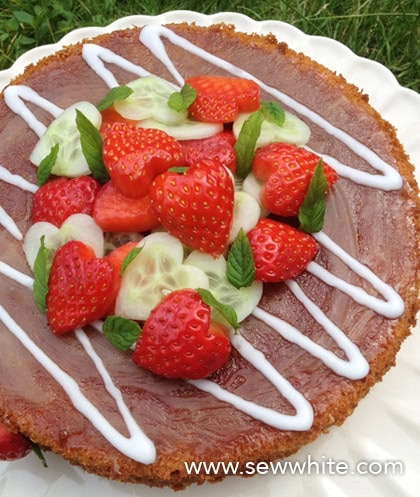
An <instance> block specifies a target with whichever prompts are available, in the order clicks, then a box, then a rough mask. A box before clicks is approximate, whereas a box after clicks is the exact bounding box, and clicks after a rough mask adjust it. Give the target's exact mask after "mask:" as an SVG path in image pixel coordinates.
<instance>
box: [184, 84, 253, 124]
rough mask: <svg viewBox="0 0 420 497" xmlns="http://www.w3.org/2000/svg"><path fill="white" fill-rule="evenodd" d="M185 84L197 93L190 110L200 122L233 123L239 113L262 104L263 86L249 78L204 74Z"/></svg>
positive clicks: (251, 109)
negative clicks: (261, 88)
mask: <svg viewBox="0 0 420 497" xmlns="http://www.w3.org/2000/svg"><path fill="white" fill-rule="evenodd" d="M185 83H187V84H189V85H190V86H192V87H193V88H194V89H195V90H196V92H197V95H196V98H195V100H194V102H193V103H192V104H191V105H190V107H189V108H188V111H189V113H190V115H191V116H192V117H194V118H195V119H198V120H199V121H205V122H210V123H229V122H232V121H234V120H235V119H236V118H237V116H238V114H239V112H252V111H254V110H257V109H258V108H259V106H260V87H259V86H258V85H257V84H256V83H254V82H253V81H251V80H249V79H244V78H234V77H222V76H205V75H204V76H194V77H191V78H188V79H186V80H185Z"/></svg>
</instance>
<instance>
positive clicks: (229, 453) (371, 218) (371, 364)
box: [0, 23, 419, 489]
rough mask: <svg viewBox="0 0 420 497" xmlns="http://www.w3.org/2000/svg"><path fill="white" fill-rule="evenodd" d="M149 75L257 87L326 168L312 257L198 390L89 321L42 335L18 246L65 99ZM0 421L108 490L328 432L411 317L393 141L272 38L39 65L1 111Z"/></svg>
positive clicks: (212, 36) (193, 30)
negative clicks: (40, 160)
mask: <svg viewBox="0 0 420 497" xmlns="http://www.w3.org/2000/svg"><path fill="white" fill-rule="evenodd" d="M148 74H152V75H156V76H159V77H161V78H163V79H165V80H168V81H170V82H171V83H173V84H174V85H178V86H182V84H183V82H184V81H185V79H187V78H192V77H195V76H197V75H217V76H229V77H230V76H235V77H241V78H247V79H251V80H253V81H255V82H256V83H257V84H258V86H259V87H260V89H261V95H262V98H263V99H264V100H267V101H277V102H279V103H280V105H281V106H282V107H283V108H284V109H286V110H287V111H289V112H291V113H293V114H296V115H298V116H299V118H300V119H301V120H302V121H303V122H305V123H306V125H307V126H308V127H309V129H310V139H309V141H308V143H307V144H306V146H307V147H308V148H309V147H310V149H311V150H312V151H315V152H316V153H317V154H319V155H320V156H321V157H323V158H324V159H325V161H326V162H328V164H329V165H330V166H331V167H332V168H333V169H335V171H336V172H337V174H338V179H337V180H336V181H335V183H334V185H333V187H332V188H331V189H330V191H329V192H328V195H327V205H326V214H325V221H324V225H323V228H322V230H321V231H319V232H317V233H314V234H313V238H314V239H315V240H316V242H317V244H318V246H319V250H318V252H317V254H316V256H315V259H314V260H313V261H311V262H310V263H309V264H308V265H307V267H306V270H305V271H303V272H302V273H301V274H299V275H298V276H296V277H294V278H290V279H287V280H286V281H283V282H279V283H264V289H263V294H262V297H261V300H260V301H259V303H258V306H257V307H256V308H255V309H254V310H253V311H252V313H251V314H250V315H249V316H248V317H246V319H244V320H243V321H242V322H241V323H240V328H239V329H238V330H237V331H236V332H235V333H232V334H231V344H232V349H231V352H230V355H229V358H228V360H227V362H226V363H225V364H224V366H222V367H221V368H219V369H218V370H217V371H216V372H214V373H213V374H212V375H211V376H209V377H208V378H206V379H198V380H195V379H193V380H187V381H185V380H180V379H168V378H164V377H162V376H159V375H156V374H154V373H152V372H150V371H148V370H146V369H144V368H142V367H139V366H138V365H136V364H135V363H134V362H133V361H132V357H131V356H132V353H131V352H130V351H121V350H117V349H116V348H115V347H114V346H113V345H112V344H111V343H110V342H109V341H108V340H107V339H106V338H104V336H103V334H102V333H100V331H99V329H100V328H101V323H99V322H95V323H93V325H92V326H86V327H84V329H83V330H82V329H78V330H77V331H76V332H74V333H66V334H65V335H61V336H60V335H59V334H54V333H52V332H51V330H50V327H49V323H48V322H47V318H46V316H45V315H44V314H41V313H40V312H39V310H38V309H37V307H36V305H35V303H34V297H33V292H32V285H33V279H32V272H31V269H30V268H29V266H28V262H27V258H26V256H25V253H24V250H23V242H22V241H23V239H24V237H25V234H26V233H27V232H28V230H29V228H30V227H31V225H32V223H33V221H32V219H31V209H32V200H33V195H34V192H35V191H36V190H37V187H36V176H37V169H36V167H35V166H34V165H33V164H32V163H31V160H30V157H31V154H32V152H33V149H34V147H35V145H36V144H37V142H38V140H39V137H40V136H42V135H43V133H44V131H45V127H46V126H48V125H49V123H50V122H51V121H52V119H53V118H54V117H57V116H58V115H60V113H61V112H62V110H64V109H66V108H68V107H69V106H70V105H72V104H74V103H75V102H80V101H89V102H91V103H93V104H94V105H96V104H98V103H99V102H100V101H101V100H102V99H103V98H104V97H105V96H106V95H107V94H108V93H109V90H110V87H113V86H117V85H126V84H127V83H129V82H131V81H132V80H134V79H136V78H138V77H143V76H147V75H148ZM0 116H1V119H0V143H1V147H0V166H1V171H0V175H1V182H0V198H1V207H2V209H1V212H0V214H1V224H2V228H1V229H2V236H1V241H0V245H1V252H0V254H1V256H0V258H1V265H0V288H1V293H0V299H1V307H0V321H1V323H0V330H1V333H0V347H1V350H2V351H3V352H4V353H3V356H2V361H1V365H0V418H1V419H3V420H4V421H6V422H7V424H8V425H9V426H10V427H11V428H12V429H14V430H16V431H19V432H21V433H23V434H24V435H26V436H27V437H29V438H30V439H31V440H32V441H33V442H34V443H36V444H39V445H40V446H41V447H42V448H44V449H46V450H52V451H54V452H55V453H57V454H59V455H61V456H63V457H64V458H65V459H67V460H68V461H69V462H70V463H72V464H76V465H79V466H81V467H82V468H84V469H85V470H86V471H88V472H92V473H95V474H97V475H100V476H104V477H106V478H110V479H114V480H119V481H124V482H139V483H145V484H147V485H150V486H159V487H164V486H168V487H171V488H173V489H182V488H185V487H186V486H188V485H190V484H192V483H203V482H205V481H215V480H220V479H222V478H223V477H224V476H226V474H214V473H213V474H205V473H204V472H202V473H198V474H191V473H188V472H187V468H186V464H185V463H187V464H188V463H191V462H194V461H204V462H211V461H225V462H228V461H238V462H239V464H240V468H241V470H242V472H243V473H244V474H245V475H246V474H247V473H246V469H247V464H248V465H249V464H250V463H257V462H258V461H271V460H276V459H279V458H284V457H286V456H288V455H290V454H293V453H295V452H296V451H297V450H299V448H301V447H302V446H303V445H305V444H308V443H309V442H311V441H313V440H315V439H316V438H317V437H318V436H319V435H320V434H321V433H323V432H325V431H327V429H328V427H330V426H331V425H340V424H341V423H343V421H344V420H345V419H346V417H348V416H349V415H350V414H351V413H352V412H353V410H354V409H355V407H356V406H357V404H358V402H359V401H360V399H361V398H363V397H364V396H365V395H366V394H367V392H368V391H369V389H370V388H371V387H372V385H374V384H375V383H377V382H378V381H380V380H381V379H382V377H383V375H384V374H385V373H386V371H387V370H388V369H389V368H390V367H391V366H392V365H393V364H394V363H395V357H396V354H397V352H398V350H399V348H400V345H401V343H402V341H403V340H404V338H405V337H407V336H408V335H409V333H410V328H411V327H412V326H413V325H414V322H415V315H416V311H417V310H418V287H419V278H418V270H419V257H418V242H419V226H418V223H419V216H418V207H419V206H418V188H417V186H416V183H415V180H414V177H413V167H412V166H411V164H410V163H409V161H408V158H407V155H406V154H405V152H404V150H403V148H402V146H401V144H400V143H399V142H398V140H397V138H396V135H395V131H394V129H393V128H392V126H391V125H390V124H388V123H387V122H385V121H384V120H383V119H382V118H381V117H380V115H379V114H378V113H377V112H376V111H375V110H373V108H372V107H371V106H370V105H369V103H368V100H367V98H366V96H364V95H363V94H361V93H360V92H359V91H358V90H357V89H356V88H355V87H354V86H352V85H350V84H348V83H347V82H346V81H345V80H344V79H343V78H342V77H341V76H338V75H336V74H333V73H332V72H330V71H328V70H327V69H325V68H324V67H322V66H320V65H319V64H317V63H315V62H313V61H312V60H310V59H309V58H308V57H306V56H304V55H302V54H299V53H296V52H294V51H293V50H291V49H289V48H288V47H287V46H286V45H285V44H284V43H281V42H279V41H278V40H277V39H275V38H274V36H260V35H256V34H255V35H250V34H244V33H240V32H237V31H235V30H234V29H233V28H232V27H231V26H228V25H222V24H217V25H212V26H209V27H199V26H196V25H193V24H187V23H185V24H173V25H166V26H161V25H158V24H150V25H147V26H144V27H140V28H137V27H136V28H133V29H126V30H119V31H114V32H112V33H108V34H104V35H101V36H98V37H95V38H94V39H89V40H85V41H84V42H83V43H78V44H75V45H72V46H69V47H66V48H65V49H63V50H61V51H59V52H57V53H55V54H54V55H53V56H49V57H47V58H45V59H43V60H41V61H40V62H39V63H37V64H36V65H33V66H29V67H28V68H27V69H26V70H25V72H24V73H23V74H22V75H21V76H19V77H17V78H16V79H14V80H13V81H12V82H11V83H10V85H9V86H8V87H7V88H6V89H5V90H4V91H3V98H2V99H1V101H0Z"/></svg>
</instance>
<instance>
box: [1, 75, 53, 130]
mask: <svg viewBox="0 0 420 497" xmlns="http://www.w3.org/2000/svg"><path fill="white" fill-rule="evenodd" d="M3 95H4V101H5V102H6V105H7V106H8V107H9V108H10V110H12V111H13V112H14V113H15V114H17V115H18V116H20V117H21V118H22V119H23V120H24V121H25V122H26V124H27V125H28V126H29V127H30V128H31V129H32V130H33V131H34V133H36V134H37V135H38V136H39V137H41V136H42V135H43V134H44V133H45V130H46V129H47V127H46V126H45V125H44V124H42V123H41V121H39V120H38V119H37V118H36V117H35V116H34V114H33V112H31V111H30V110H29V109H28V106H27V105H26V104H25V103H24V101H23V100H26V101H28V102H31V103H33V104H35V105H37V106H38V107H41V108H42V109H44V110H46V111H47V112H49V113H50V114H51V115H52V116H53V117H58V116H59V115H60V114H61V113H62V112H63V109H61V108H60V107H58V106H57V105H55V104H53V103H52V102H50V101H49V100H47V99H45V98H44V97H41V95H39V94H38V93H37V92H36V91H34V90H32V89H31V88H29V87H28V86H24V85H11V86H8V87H7V88H6V89H5V90H4V92H3Z"/></svg>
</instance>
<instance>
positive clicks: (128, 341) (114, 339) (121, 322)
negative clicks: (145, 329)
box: [102, 316, 141, 350]
mask: <svg viewBox="0 0 420 497" xmlns="http://www.w3.org/2000/svg"><path fill="white" fill-rule="evenodd" d="M102 331H103V333H104V336H105V338H106V339H107V340H108V341H109V342H111V343H112V345H114V347H116V348H117V349H120V350H128V349H129V348H130V347H131V346H132V345H134V344H135V343H136V341H137V339H138V337H139V336H140V334H141V328H140V325H139V324H138V323H136V322H135V321H131V319H126V318H123V317H121V316H108V317H107V318H106V319H105V322H104V324H103V326H102Z"/></svg>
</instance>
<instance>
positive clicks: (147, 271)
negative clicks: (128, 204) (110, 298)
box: [115, 232, 209, 321]
mask: <svg viewBox="0 0 420 497" xmlns="http://www.w3.org/2000/svg"><path fill="white" fill-rule="evenodd" d="M139 247H143V249H142V251H141V252H140V253H139V255H138V256H137V257H136V258H135V259H134V260H133V261H132V262H131V263H130V264H129V265H128V266H127V269H126V270H125V272H124V275H123V277H122V281H121V288H120V291H119V294H118V297H117V302H116V305H115V312H116V314H118V315H119V316H122V317H126V318H128V319H134V320H136V321H145V320H146V319H147V318H148V316H149V314H150V311H151V310H152V309H153V308H154V307H155V306H156V305H157V304H158V303H159V302H160V300H161V299H162V297H164V296H165V295H166V294H167V293H169V292H171V291H173V290H177V289H180V288H199V287H200V288H208V287H209V280H208V277H207V275H206V274H205V273H204V271H203V270H202V269H200V268H198V267H196V266H192V265H188V264H184V247H183V245H182V243H181V242H180V241H179V240H177V239H176V238H175V237H173V236H171V235H169V234H168V233H164V232H157V233H152V234H150V235H148V236H146V237H145V238H144V239H143V240H142V241H141V242H140V243H139Z"/></svg>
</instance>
